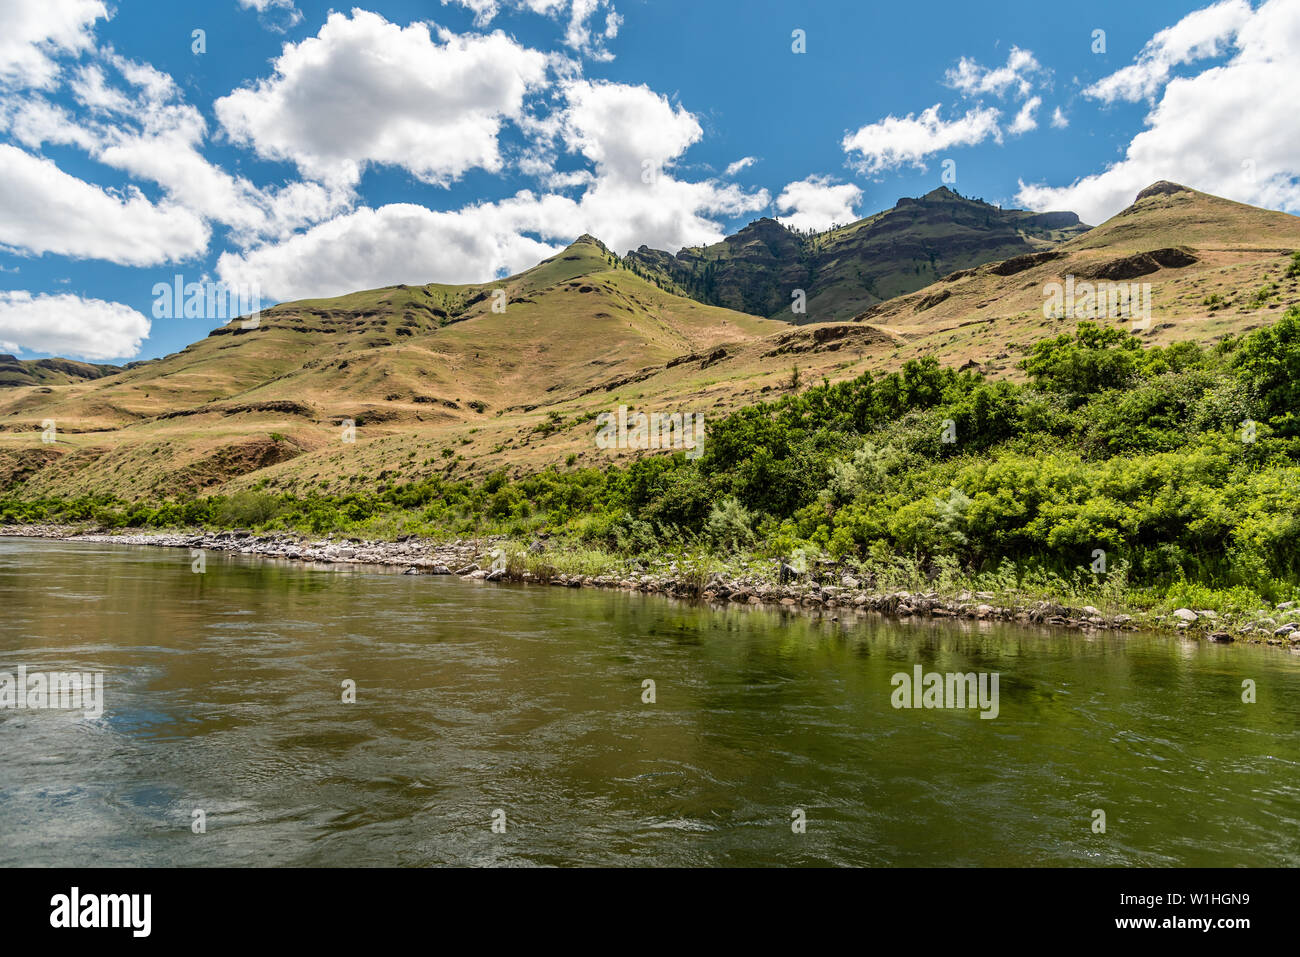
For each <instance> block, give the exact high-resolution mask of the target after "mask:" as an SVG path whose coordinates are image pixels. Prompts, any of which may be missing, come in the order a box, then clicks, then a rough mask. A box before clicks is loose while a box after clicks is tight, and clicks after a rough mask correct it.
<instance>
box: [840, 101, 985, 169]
mask: <svg viewBox="0 0 1300 957" xmlns="http://www.w3.org/2000/svg"><path fill="white" fill-rule="evenodd" d="M1000 116H1001V113H1000V112H999V111H998V110H995V109H992V108H990V107H976V108H974V109H970V110H967V111H966V113H965V114H963V115H962V116H959V117H957V118H956V119H953V120H945V119H943V118H942V117H940V116H939V104H938V103H936V104H934V106H932V107H930V108H929V109H927V110H923V111H922V112H921V114H920V115H919V116H917V115H914V114H912V113H909V114H907V116H893V115H892V114H891V115H890V116H886V117H885V118H884V119H883V120H879V121H878V122H875V123H871V124H869V125H867V126H864V127H862V128H861V129H859V130H858V131H857V132H854V133H850V134H848V135H847V136H845V137H844V139H843V141H842V144H841V145H842V146H843V148H844V151H845V152H846V153H849V154H850V157H851V161H852V162H853V164H854V165H855V166H856V168H857V169H858V170H859V171H861V172H862V173H866V174H874V173H879V172H881V171H883V170H888V169H894V168H896V167H899V166H902V165H904V164H909V163H910V164H911V165H912V166H917V167H920V168H922V169H924V168H925V163H924V160H925V158H926V157H927V156H930V155H932V154H934V153H937V152H939V151H941V150H946V149H950V148H952V147H954V146H973V145H975V144H976V143H982V142H983V141H984V140H986V139H989V138H990V137H991V138H992V139H994V140H996V141H997V142H999V143H1000V142H1002V132H1001V130H1000V129H999V127H998V118H999V117H1000ZM855 153H856V154H858V155H857V157H856V158H852V154H855Z"/></svg>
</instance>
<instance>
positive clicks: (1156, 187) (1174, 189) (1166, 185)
mask: <svg viewBox="0 0 1300 957" xmlns="http://www.w3.org/2000/svg"><path fill="white" fill-rule="evenodd" d="M1190 192H1191V190H1190V189H1188V188H1187V187H1186V186H1183V185H1181V184H1179V183H1171V182H1169V180H1167V179H1162V180H1159V181H1158V182H1155V183H1152V184H1151V185H1150V186H1148V187H1147V188H1146V189H1144V190H1142V192H1140V193H1138V194H1137V198H1136V199H1134V200H1133V202H1135V203H1140V202H1142V200H1144V199H1147V198H1149V197H1151V196H1172V195H1173V194H1174V193H1190Z"/></svg>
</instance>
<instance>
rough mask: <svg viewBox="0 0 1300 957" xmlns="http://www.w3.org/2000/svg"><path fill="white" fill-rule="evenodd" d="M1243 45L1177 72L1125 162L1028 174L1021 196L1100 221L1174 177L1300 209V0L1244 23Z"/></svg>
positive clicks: (1279, 3) (1247, 199) (1271, 5)
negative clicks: (1082, 172) (1052, 177)
mask: <svg viewBox="0 0 1300 957" xmlns="http://www.w3.org/2000/svg"><path fill="white" fill-rule="evenodd" d="M1219 6H1224V5H1219ZM1211 9H1215V8H1211ZM1221 12H1222V11H1220V13H1221ZM1204 35H1206V34H1202V36H1204ZM1236 49H1237V52H1236V54H1235V55H1234V56H1233V57H1232V59H1231V60H1229V61H1228V62H1227V63H1224V64H1222V65H1219V66H1213V67H1209V68H1207V69H1205V70H1203V71H1202V72H1201V73H1199V74H1197V75H1195V76H1190V77H1175V78H1173V79H1171V80H1169V81H1168V83H1167V84H1166V85H1165V87H1164V90H1163V93H1162V94H1161V97H1160V99H1159V102H1158V103H1156V105H1155V106H1154V107H1153V108H1152V110H1151V111H1150V113H1148V114H1147V117H1146V122H1145V126H1146V128H1145V129H1144V130H1142V131H1141V132H1140V133H1138V134H1137V135H1136V136H1134V137H1133V139H1132V141H1131V142H1130V143H1129V145H1128V148H1127V149H1126V151H1125V154H1124V158H1123V159H1121V160H1120V161H1119V162H1117V163H1114V164H1113V165H1111V166H1109V167H1107V168H1106V169H1105V170H1103V171H1101V172H1098V173H1093V174H1091V175H1089V176H1084V177H1082V178H1080V179H1078V180H1076V181H1075V182H1073V183H1071V184H1070V185H1068V186H1048V185H1045V184H1026V183H1025V182H1023V181H1022V182H1021V183H1020V190H1019V192H1018V193H1017V200H1018V201H1019V202H1021V203H1023V204H1024V205H1026V206H1027V207H1029V208H1030V209H1070V210H1073V211H1075V212H1076V213H1078V214H1079V215H1080V216H1081V217H1082V218H1083V219H1084V221H1085V222H1090V223H1100V222H1103V221H1104V220H1106V219H1108V218H1109V217H1111V216H1113V215H1114V214H1115V213H1117V212H1119V211H1120V210H1121V209H1123V208H1124V207H1126V206H1127V205H1128V204H1129V203H1131V202H1132V201H1133V197H1134V195H1135V194H1136V193H1137V192H1138V191H1139V190H1141V189H1143V188H1144V187H1146V186H1149V185H1150V184H1151V183H1153V182H1155V181H1157V180H1162V179H1165V180H1172V181H1174V182H1178V183H1182V184H1183V185H1185V186H1190V187H1192V188H1194V189H1199V190H1202V191H1204V192H1208V193H1214V194H1216V195H1219V196H1225V197H1227V198H1229V199H1234V200H1237V201H1238V202H1243V203H1251V204H1253V205H1257V206H1265V207H1269V208H1274V209H1286V210H1295V211H1300V111H1297V110H1296V104H1297V103H1300V70H1297V69H1296V53H1295V51H1296V50H1298V49H1300V4H1298V3H1295V2H1294V0H1268V2H1266V3H1264V4H1263V5H1261V6H1260V7H1259V9H1258V10H1256V11H1254V12H1253V13H1252V14H1251V15H1250V17H1249V18H1248V19H1247V20H1246V21H1245V22H1244V23H1242V24H1241V25H1240V27H1239V29H1238V30H1237V33H1236Z"/></svg>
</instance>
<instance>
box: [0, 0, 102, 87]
mask: <svg viewBox="0 0 1300 957" xmlns="http://www.w3.org/2000/svg"><path fill="white" fill-rule="evenodd" d="M107 17H108V9H107V8H106V7H105V6H104V4H103V3H102V2H101V0H5V2H4V4H3V7H2V9H0V20H3V26H2V27H0V86H13V87H17V86H31V87H40V88H48V87H50V86H51V85H53V82H54V79H55V77H56V76H57V75H58V72H59V67H58V64H56V63H55V62H54V60H55V57H56V56H59V55H62V54H68V53H80V52H82V51H85V50H89V49H91V47H92V46H93V45H94V44H93V37H92V31H93V28H94V25H95V21H97V20H99V19H101V18H107Z"/></svg>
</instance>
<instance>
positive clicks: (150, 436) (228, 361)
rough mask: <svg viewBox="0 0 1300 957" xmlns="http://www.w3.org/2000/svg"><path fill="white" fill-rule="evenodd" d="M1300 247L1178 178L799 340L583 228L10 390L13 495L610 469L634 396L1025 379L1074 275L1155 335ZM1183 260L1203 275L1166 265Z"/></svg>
mask: <svg viewBox="0 0 1300 957" xmlns="http://www.w3.org/2000/svg"><path fill="white" fill-rule="evenodd" d="M1297 248H1300V218H1297V217H1294V216H1290V215H1287V214H1284V213H1277V212H1271V211H1267V210H1260V209H1255V208H1253V207H1249V206H1243V205H1241V204H1239V203H1232V202H1229V201H1227V200H1223V199H1220V198H1218V197H1213V196H1208V195H1206V194H1203V193H1197V192H1195V191H1192V190H1187V189H1185V188H1182V187H1176V186H1173V184H1156V186H1155V187H1152V188H1150V189H1147V190H1144V191H1143V193H1142V194H1141V195H1140V197H1139V198H1138V200H1137V201H1136V203H1135V204H1134V206H1133V207H1131V208H1130V209H1128V210H1125V211H1124V212H1123V213H1121V214H1119V215H1118V216H1116V217H1113V218H1112V219H1111V220H1109V221H1108V222H1106V223H1103V224H1102V225H1101V226H1099V227H1097V228H1096V229H1094V230H1092V231H1091V232H1089V233H1085V234H1083V235H1082V236H1079V237H1076V238H1075V239H1073V240H1071V241H1069V242H1067V243H1064V244H1062V245H1059V246H1056V247H1054V248H1051V249H1047V250H1044V251H1043V252H1040V253H1033V254H1029V255H1027V256H1020V257H1015V258H1013V259H1012V260H1006V261H1003V262H1001V263H990V264H986V265H981V266H979V267H976V268H973V269H968V270H962V271H959V272H957V273H953V274H951V275H949V276H947V277H944V278H943V279H941V280H939V281H938V282H935V283H933V284H931V285H930V286H928V287H926V288H924V289H921V290H919V291H917V292H914V293H911V294H910V295H907V296H902V297H899V298H897V299H892V300H887V301H886V302H883V303H880V304H878V305H876V306H874V307H873V308H872V309H870V310H868V311H867V312H866V313H864V314H862V315H859V316H858V317H857V318H856V319H855V320H854V321H851V322H835V323H814V324H810V325H806V326H798V327H794V326H790V325H789V324H786V323H782V322H778V321H774V320H769V319H763V318H758V317H755V316H751V315H747V314H744V313H739V312H734V311H730V310H727V309H723V308H719V307H713V306H707V305H703V304H701V303H698V302H695V301H693V300H690V299H686V298H683V297H681V296H677V295H673V294H672V293H669V292H666V291H664V290H663V289H661V288H659V287H658V286H656V285H654V284H652V283H650V282H647V281H645V280H642V279H640V278H638V277H637V276H636V275H634V274H632V273H631V272H629V271H628V270H625V269H621V268H617V267H616V266H614V265H613V262H614V260H613V257H612V256H610V255H609V252H608V250H606V249H605V247H604V246H602V245H601V244H600V243H599V242H597V241H596V240H594V239H592V238H591V237H583V238H582V239H580V240H579V241H577V242H575V243H574V244H573V245H572V246H570V247H569V248H568V249H566V250H565V251H563V252H562V253H560V254H559V255H557V256H555V257H553V258H552V259H550V260H547V261H545V262H543V263H541V264H539V265H538V266H536V267H534V268H533V269H530V270H528V271H526V272H523V273H520V274H519V275H517V276H513V277H510V278H507V279H502V280H498V281H495V282H490V283H484V284H479V285H471V286H437V285H431V286H409V287H408V286H395V287H388V288H386V289H377V290H368V291H365V292H359V293H355V294H352V295H349V296H343V297H339V298H337V299H327V300H306V301H303V302H296V303H286V304H284V305H281V306H277V307H275V308H273V309H270V310H267V311H266V312H264V313H263V315H262V318H261V323H260V325H259V327H258V328H256V329H251V330H244V329H242V328H241V327H240V323H239V322H233V323H230V324H229V325H227V326H224V327H222V328H221V329H218V330H214V332H213V334H211V335H209V336H208V337H206V338H204V339H202V340H200V341H199V342H196V343H194V344H193V345H191V346H189V347H187V348H186V349H184V350H183V351H181V352H180V353H177V354H175V355H172V356H168V357H166V358H165V359H161V360H158V361H155V362H150V363H145V364H143V365H140V366H137V367H135V368H133V369H130V370H127V371H125V372H122V373H119V374H117V375H113V376H110V377H108V378H105V379H101V380H99V381H96V382H88V383H74V384H68V385H52V386H43V387H30V388H17V389H10V390H6V391H5V392H4V393H0V490H3V491H7V492H8V493H10V494H19V495H23V496H26V497H37V496H42V495H59V496H66V495H78V494H84V493H88V492H104V493H111V494H115V495H118V496H120V497H125V498H148V499H157V498H163V497H168V496H172V495H185V494H190V493H194V492H217V491H221V492H228V491H233V490H237V489H240V488H246V487H250V486H253V485H262V484H264V485H265V486H266V487H268V488H270V489H274V490H289V491H296V492H299V493H305V492H309V491H316V490H324V491H330V492H335V493H338V492H344V491H348V490H367V489H374V488H376V487H380V486H383V485H388V484H391V483H395V482H402V481H411V480H415V479H419V478H422V477H426V476H428V475H430V474H434V473H440V474H450V475H456V476H475V475H482V474H484V473H486V472H487V471H489V470H491V469H495V468H501V467H504V468H507V469H508V470H509V471H510V472H512V473H513V474H516V475H518V474H523V473H526V472H531V471H535V470H537V469H540V468H545V467H548V466H552V465H554V466H559V467H576V466H580V465H601V464H607V463H609V462H611V461H619V460H626V459H627V458H630V457H633V456H637V455H640V454H646V453H641V452H636V451H628V450H623V451H619V450H600V449H598V448H597V447H596V445H595V432H596V428H597V426H596V423H595V421H594V419H595V417H596V416H597V415H598V414H599V413H601V412H605V411H613V410H615V409H616V408H617V407H618V406H619V405H627V406H629V407H631V408H632V409H634V410H641V411H647V412H652V411H658V412H664V413H671V412H683V413H702V414H704V415H705V417H706V420H707V419H709V418H714V417H719V416H722V415H725V414H726V413H728V412H730V411H732V410H734V409H736V408H738V407H740V406H742V405H745V404H748V403H752V402H754V401H756V400H758V399H762V398H772V397H776V396H779V395H782V394H785V393H787V392H789V391H790V390H791V389H792V388H794V387H795V386H794V382H795V380H796V378H797V380H798V381H799V383H800V384H801V385H800V387H802V386H803V385H806V384H809V383H813V382H819V381H821V380H822V379H823V378H826V379H829V380H831V381H838V380H841V379H845V378H850V377H853V376H856V375H859V374H861V373H862V372H863V371H867V370H873V371H881V370H888V369H893V368H897V367H898V366H899V365H900V364H901V363H902V362H903V361H905V360H906V359H908V358H912V357H916V356H919V355H926V354H932V355H936V356H937V357H939V358H940V360H941V361H943V362H945V363H949V364H953V365H964V364H974V365H976V366H977V367H979V368H981V369H983V370H984V371H986V372H988V373H990V374H992V375H1015V374H1016V370H1015V363H1016V361H1017V360H1018V359H1019V358H1020V356H1021V354H1022V353H1023V351H1024V350H1025V349H1027V348H1028V347H1029V346H1030V345H1031V344H1032V343H1033V342H1035V341H1037V340H1039V339H1041V338H1043V337H1045V336H1053V335H1057V334H1059V333H1060V332H1063V331H1067V330H1069V329H1071V328H1073V325H1074V323H1073V322H1072V321H1067V320H1064V319H1051V318H1047V317H1045V316H1044V310H1043V303H1044V288H1045V286H1046V285H1047V284H1048V283H1051V282H1056V281H1064V279H1065V277H1067V276H1070V275H1075V276H1080V277H1082V276H1087V275H1127V274H1129V273H1132V272H1134V271H1138V272H1139V274H1138V275H1136V276H1135V277H1134V278H1133V279H1131V280H1128V281H1133V282H1149V283H1150V284H1151V292H1152V304H1153V319H1152V322H1151V323H1150V326H1149V328H1147V329H1146V330H1145V331H1143V332H1142V333H1141V334H1142V335H1143V336H1144V337H1146V338H1147V339H1148V340H1150V341H1155V342H1167V341H1172V340H1175V339H1182V338H1191V339H1197V340H1199V341H1203V342H1208V341H1212V340H1214V339H1216V338H1218V337H1221V336H1222V335H1224V334H1227V333H1239V332H1244V331H1248V330H1250V329H1253V328H1257V327H1258V326H1260V325H1263V324H1265V323H1268V322H1270V321H1272V320H1273V318H1274V317H1275V316H1277V315H1279V314H1280V310H1282V309H1284V308H1286V307H1287V306H1288V305H1290V304H1292V303H1295V302H1300V290H1298V289H1297V281H1296V280H1295V279H1286V278H1284V274H1285V272H1286V269H1287V265H1288V263H1289V261H1290V254H1291V252H1292V251H1293V250H1294V249H1297ZM1162 249H1175V250H1177V251H1178V254H1177V255H1176V256H1173V257H1172V258H1171V257H1168V256H1161V258H1162V259H1164V260H1165V261H1166V262H1174V263H1182V265H1174V266H1164V265H1161V264H1160V263H1158V262H1153V261H1151V260H1150V259H1149V258H1148V254H1150V253H1152V251H1154V250H1162ZM1146 270H1149V271H1146ZM498 290H499V291H500V293H498ZM503 301H504V302H505V303H506V305H505V308H504V311H494V308H493V306H494V304H497V305H498V309H499V308H500V307H499V304H500V303H501V302H503ZM1120 321H1123V320H1120ZM1126 324H1127V323H1126ZM796 367H797V368H798V375H797V376H796V375H795V372H794V370H795V368H796ZM51 418H52V419H54V420H55V422H56V424H57V429H58V433H57V439H58V440H57V442H55V443H54V444H51V445H47V444H44V443H42V441H41V431H40V429H41V426H40V423H41V422H42V421H43V420H45V419H51ZM349 421H351V422H352V423H354V424H355V442H348V441H344V438H345V436H347V435H348V434H349V433H348V431H347V428H346V426H347V423H348V422H349ZM706 435H707V426H706ZM706 441H707V438H706Z"/></svg>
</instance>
